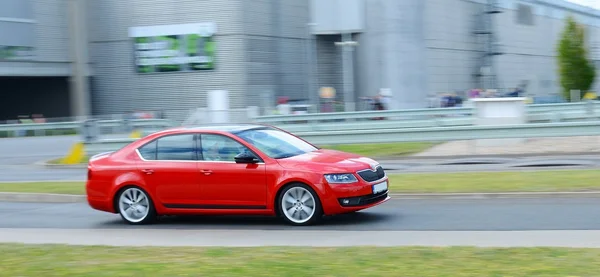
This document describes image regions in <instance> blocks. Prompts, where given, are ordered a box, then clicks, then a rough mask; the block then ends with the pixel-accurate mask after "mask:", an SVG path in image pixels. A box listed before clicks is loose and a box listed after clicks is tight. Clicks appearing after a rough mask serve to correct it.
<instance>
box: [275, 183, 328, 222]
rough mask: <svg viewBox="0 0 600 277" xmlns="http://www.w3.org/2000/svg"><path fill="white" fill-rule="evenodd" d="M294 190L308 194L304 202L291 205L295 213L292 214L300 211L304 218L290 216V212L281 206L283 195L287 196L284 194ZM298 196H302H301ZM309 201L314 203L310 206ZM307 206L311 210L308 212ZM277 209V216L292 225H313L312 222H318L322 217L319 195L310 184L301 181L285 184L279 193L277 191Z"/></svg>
mask: <svg viewBox="0 0 600 277" xmlns="http://www.w3.org/2000/svg"><path fill="white" fill-rule="evenodd" d="M294 192H302V193H309V194H310V198H309V200H307V201H306V202H305V203H304V204H302V205H300V206H298V207H296V206H292V208H294V210H295V213H293V214H292V215H296V214H297V213H301V214H302V215H305V216H306V218H302V219H301V220H299V219H298V218H293V217H291V216H290V214H289V213H288V212H286V211H285V209H284V207H283V201H284V197H286V196H287V195H286V194H287V193H294ZM304 195H305V194H304ZM296 198H297V197H296ZM300 198H302V196H301V197H300ZM294 199H295V198H294ZM310 199H312V201H310ZM296 200H298V199H296ZM311 202H312V203H314V204H313V205H312V207H311V205H310V204H311ZM286 205H287V204H286ZM307 208H312V212H311V213H310V214H308V212H307ZM277 211H278V214H279V216H280V217H282V218H283V220H284V221H285V222H286V223H287V224H290V225H294V226H308V225H313V224H316V223H319V222H320V221H321V219H322V218H323V207H322V206H321V200H320V199H319V195H318V194H317V193H316V192H315V191H314V190H313V189H312V188H311V187H310V186H308V185H306V184H302V183H293V184H290V185H287V186H285V187H284V188H283V189H282V190H281V193H279V196H278V197H277ZM293 212H294V211H293Z"/></svg>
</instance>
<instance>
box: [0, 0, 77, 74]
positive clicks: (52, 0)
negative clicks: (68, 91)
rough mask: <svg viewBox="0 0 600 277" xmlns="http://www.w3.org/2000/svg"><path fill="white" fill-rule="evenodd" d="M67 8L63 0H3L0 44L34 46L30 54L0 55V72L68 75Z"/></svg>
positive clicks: (0, 12)
mask: <svg viewBox="0 0 600 277" xmlns="http://www.w3.org/2000/svg"><path fill="white" fill-rule="evenodd" d="M67 11H68V9H67V1H66V0H3V1H2V3H1V4H0V18H2V19H0V34H2V35H1V36H0V46H27V47H33V56H32V57H31V58H28V59H20V60H16V59H12V60H2V59H0V76H68V75H70V72H71V69H70V66H69V62H70V60H71V58H70V56H69V28H68V14H67ZM11 44H12V45H11ZM15 44H16V45H15Z"/></svg>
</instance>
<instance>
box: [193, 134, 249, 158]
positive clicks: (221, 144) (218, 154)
mask: <svg viewBox="0 0 600 277" xmlns="http://www.w3.org/2000/svg"><path fill="white" fill-rule="evenodd" d="M200 141H201V143H200V144H201V147H202V159H203V160H205V161H225V162H235V156H237V155H238V154H240V153H244V152H248V153H252V151H250V149H248V148H247V147H246V146H244V145H242V144H241V143H239V142H237V141H235V140H234V139H232V138H228V137H226V136H223V135H213V134H203V135H201V136H200Z"/></svg>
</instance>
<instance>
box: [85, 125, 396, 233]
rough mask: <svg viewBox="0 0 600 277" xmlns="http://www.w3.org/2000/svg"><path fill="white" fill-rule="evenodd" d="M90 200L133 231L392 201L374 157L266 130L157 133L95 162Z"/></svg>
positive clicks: (318, 214)
mask: <svg viewBox="0 0 600 277" xmlns="http://www.w3.org/2000/svg"><path fill="white" fill-rule="evenodd" d="M86 193H87V201H88V203H89V205H90V206H91V207H92V208H94V209H97V210H100V211H105V212H110V213H118V214H120V215H121V217H122V218H123V220H124V221H125V222H127V223H130V224H146V223H151V222H153V221H154V220H155V219H156V218H157V216H160V215H191V214H194V215H270V216H279V217H282V218H283V219H284V220H285V221H286V222H288V223H290V224H292V225H308V224H314V223H317V222H318V221H319V220H320V219H321V218H322V217H323V216H324V215H337V214H343V213H350V212H355V211H359V210H363V209H367V208H370V207H373V206H376V205H379V204H381V203H384V202H385V201H387V200H389V199H390V197H389V196H388V178H387V176H386V174H385V172H384V170H383V168H382V167H381V166H380V165H379V164H378V163H377V162H376V161H374V160H372V159H370V158H366V157H361V156H359V155H355V154H350V153H345V152H340V151H334V150H326V149H320V148H318V147H316V146H314V145H312V144H310V143H308V142H306V141H305V140H303V139H301V138H299V137H297V136H294V135H292V134H290V133H288V132H286V131H284V130H281V129H278V128H275V127H271V126H263V125H250V124H242V125H229V126H226V125H214V126H204V127H181V128H175V129H171V130H165V131H160V132H157V133H154V134H151V135H148V136H146V137H144V138H141V139H139V140H136V141H134V142H132V143H131V144H129V145H127V146H125V147H123V148H122V149H120V150H118V151H115V152H112V153H105V154H99V155H96V156H94V157H92V158H91V159H90V161H89V165H88V180H87V184H86Z"/></svg>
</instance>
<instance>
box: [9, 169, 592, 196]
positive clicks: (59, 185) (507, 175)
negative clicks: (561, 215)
mask: <svg viewBox="0 0 600 277" xmlns="http://www.w3.org/2000/svg"><path fill="white" fill-rule="evenodd" d="M598 180H600V171H598V170H558V171H529V172H526V171H517V172H469V173H423V174H391V175H390V191H391V192H394V193H452V192H556V191H591V190H600V182H598ZM0 192H37V193H59V194H83V193H85V188H84V183H82V182H33V183H0Z"/></svg>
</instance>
